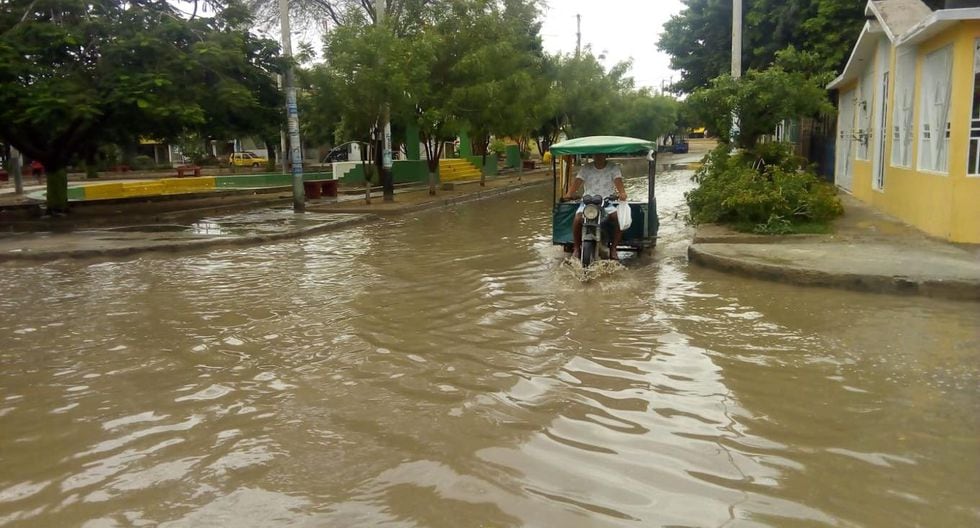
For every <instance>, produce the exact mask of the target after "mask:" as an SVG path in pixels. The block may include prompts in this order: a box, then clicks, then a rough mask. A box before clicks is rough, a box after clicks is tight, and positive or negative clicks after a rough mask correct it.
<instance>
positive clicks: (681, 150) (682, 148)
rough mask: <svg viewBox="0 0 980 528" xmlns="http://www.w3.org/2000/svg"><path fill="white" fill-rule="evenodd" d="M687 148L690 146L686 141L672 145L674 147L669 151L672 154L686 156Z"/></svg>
mask: <svg viewBox="0 0 980 528" xmlns="http://www.w3.org/2000/svg"><path fill="white" fill-rule="evenodd" d="M689 148H690V145H688V143H687V141H678V142H677V143H674V147H673V148H672V149H671V152H673V153H674V154H687V151H688V149H689Z"/></svg>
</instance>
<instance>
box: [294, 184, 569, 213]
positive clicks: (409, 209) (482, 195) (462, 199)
mask: <svg viewBox="0 0 980 528" xmlns="http://www.w3.org/2000/svg"><path fill="white" fill-rule="evenodd" d="M547 183H551V181H550V180H542V181H534V182H524V183H520V184H518V185H513V186H509V187H501V188H498V189H491V190H488V191H477V192H475V193H471V194H467V195H464V196H457V197H454V198H444V199H440V198H435V199H433V200H431V201H428V202H422V203H419V204H415V205H406V206H404V207H398V208H394V209H390V210H387V211H377V210H375V209H374V208H372V207H370V206H361V207H337V206H335V205H333V204H330V205H325V206H322V207H317V206H313V207H308V210H309V211H310V212H315V213H370V214H375V215H382V216H396V215H402V214H407V213H416V212H421V211H426V210H429V209H441V208H445V207H452V206H454V205H459V204H464V203H468V202H476V201H479V200H485V199H487V198H495V197H497V196H501V195H504V194H508V193H512V192H517V191H522V190H524V189H527V188H530V187H536V186H539V185H545V184H547Z"/></svg>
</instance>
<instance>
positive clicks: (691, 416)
mask: <svg viewBox="0 0 980 528" xmlns="http://www.w3.org/2000/svg"><path fill="white" fill-rule="evenodd" d="M689 175H690V173H670V174H667V175H663V176H662V177H661V179H660V181H659V182H658V196H659V200H660V206H661V214H660V216H661V220H662V225H663V228H662V232H661V235H662V236H661V239H660V241H659V245H658V248H657V251H656V253H655V254H654V255H653V256H648V257H644V258H642V259H639V260H637V261H634V262H631V263H629V264H628V265H627V266H626V267H625V268H624V269H619V270H617V271H616V272H615V273H612V274H609V275H606V276H603V277H601V278H599V279H597V280H593V281H590V282H588V283H582V282H581V281H579V280H575V277H570V276H569V271H568V270H567V266H563V265H561V258H560V257H559V256H558V254H557V253H556V252H555V250H554V248H552V247H551V245H550V231H549V230H550V227H549V218H550V211H549V202H548V194H549V192H550V189H543V188H542V189H536V190H529V191H526V192H522V193H519V194H515V195H510V196H509V197H508V198H501V199H498V200H494V201H488V202H482V203H478V204H471V205H466V206H463V207H459V208H457V209H452V210H447V211H444V212H433V213H427V214H422V215H419V216H417V217H414V218H404V219H401V220H399V221H398V222H396V223H388V224H377V225H370V226H362V227H359V228H354V229H351V230H349V231H346V232H341V233H332V234H329V235H324V236H319V237H312V238H305V239H301V240H296V241H290V242H285V243H282V244H276V245H270V246H264V247H255V248H248V249H236V250H219V251H214V252H211V253H207V254H200V255H191V256H182V257H178V258H164V257H160V256H152V257H145V258H139V259H135V260H130V261H126V262H89V263H84V262H55V263H50V264H45V265H40V266H37V267H33V268H28V267H10V268H5V269H3V270H0V291H2V292H3V295H2V296H0V312H2V313H4V314H7V316H6V317H3V318H0V361H2V364H3V365H4V368H3V370H2V372H0V430H2V431H3V434H2V435H0V464H2V467H3V468H4V470H3V471H2V472H0V525H4V526H90V527H95V526H158V525H162V526H169V527H178V526H195V527H197V526H256V527H258V526H263V527H264V526H311V527H312V526H373V525H380V524H389V525H393V526H790V527H794V526H800V527H803V526H806V527H809V526H971V525H976V524H977V523H978V522H980V510H978V508H977V504H976V497H977V496H978V494H977V492H978V490H980V472H978V471H976V469H977V467H978V462H980V458H978V457H980V441H978V438H980V436H978V434H977V433H978V429H980V418H978V417H980V412H978V411H980V408H978V407H980V404H978V402H980V397H978V396H980V391H978V389H977V387H978V383H977V382H978V380H980V372H978V370H980V362H978V359H980V357H978V356H980V352H978V351H980V332H978V329H980V309H978V308H977V307H976V306H975V305H972V304H962V303H945V302H941V301H936V300H929V299H916V298H905V297H888V296H869V295H860V294H855V293H849V292H836V291H828V290H819V289H798V288H794V287H790V286H785V285H777V284H769V283H763V282H755V281H749V280H744V279H740V278H735V277H731V276H727V275H723V274H719V273H715V272H711V271H706V270H701V269H697V268H689V267H687V265H686V260H685V258H684V250H685V249H686V245H687V241H688V240H689V237H690V231H689V228H687V227H685V226H683V225H681V224H680V222H681V221H680V220H679V219H677V218H678V217H683V207H682V193H683V191H684V190H685V189H687V188H689V187H690V185H691V184H690V181H689ZM642 187H643V182H642V180H630V181H629V189H628V190H629V192H630V194H631V195H634V196H638V195H642V194H641V193H642V192H643V190H642Z"/></svg>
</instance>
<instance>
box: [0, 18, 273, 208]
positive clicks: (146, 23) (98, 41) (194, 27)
mask: <svg viewBox="0 0 980 528" xmlns="http://www.w3.org/2000/svg"><path fill="white" fill-rule="evenodd" d="M215 5H216V6H218V7H221V4H215ZM279 66H280V65H279V56H278V46H277V45H276V44H275V42H272V41H268V40H262V39H258V38H256V37H255V36H253V35H252V34H251V33H250V32H249V18H248V14H247V12H246V11H245V10H244V9H242V8H241V7H240V5H239V4H237V3H236V2H235V1H234V0H231V1H229V2H227V3H226V4H224V8H223V9H219V11H218V12H217V13H216V14H215V16H213V17H208V18H195V19H190V20H188V19H185V18H182V17H181V16H180V14H179V13H178V12H177V11H176V10H175V9H174V8H173V7H172V6H171V5H170V4H168V3H166V2H136V3H133V2H124V1H122V0H104V1H101V2H95V3H93V2H83V1H79V0H46V1H44V2H34V1H32V0H8V1H6V2H3V3H0V86H3V89H2V90H0V138H3V139H5V140H6V141H9V142H10V143H11V144H12V145H14V146H16V147H17V148H18V149H19V150H20V151H21V152H23V153H25V154H26V155H27V156H28V157H30V158H34V159H39V160H41V161H42V162H43V163H44V164H45V166H47V167H48V168H49V170H50V171H51V172H57V171H58V170H59V169H61V168H63V167H65V166H67V165H68V164H69V163H70V162H71V161H72V160H73V159H76V158H89V157H91V155H92V153H94V152H97V150H98V148H99V147H100V146H102V145H105V144H108V143H116V144H120V145H126V144H135V143H136V142H137V140H138V139H139V138H140V137H154V138H160V139H174V138H176V137H178V136H180V135H181V134H183V133H185V132H188V131H199V132H202V133H207V134H213V135H215V136H218V137H222V136H223V137H229V136H231V135H233V134H239V133H259V134H262V135H264V136H266V137H269V136H274V135H275V134H276V133H277V132H276V130H277V124H278V121H279V110H278V107H279V106H280V105H279V101H280V99H279V95H278V91H277V89H276V86H275V83H274V81H273V79H272V76H271V74H272V73H274V72H275V71H278V69H279ZM61 185H66V182H65V180H63V179H60V178H52V179H49V183H48V196H49V208H52V209H64V208H65V207H67V201H61V202H55V201H54V200H55V198H57V197H64V196H66V193H67V191H66V189H59V188H56V187H57V186H61ZM62 191H64V192H62Z"/></svg>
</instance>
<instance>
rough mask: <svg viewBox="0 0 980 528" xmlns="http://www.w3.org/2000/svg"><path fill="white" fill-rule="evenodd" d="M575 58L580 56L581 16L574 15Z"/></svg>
mask: <svg viewBox="0 0 980 528" xmlns="http://www.w3.org/2000/svg"><path fill="white" fill-rule="evenodd" d="M575 27H576V29H575V58H576V59H577V58H578V57H579V55H581V54H582V15H580V14H579V15H575Z"/></svg>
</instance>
